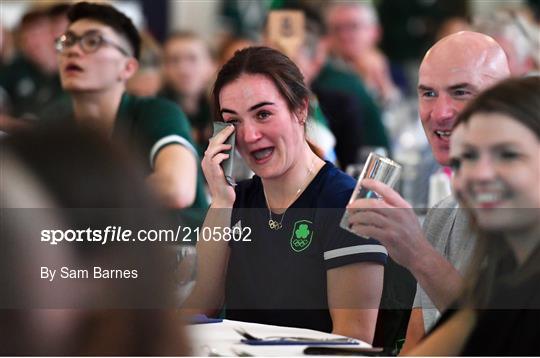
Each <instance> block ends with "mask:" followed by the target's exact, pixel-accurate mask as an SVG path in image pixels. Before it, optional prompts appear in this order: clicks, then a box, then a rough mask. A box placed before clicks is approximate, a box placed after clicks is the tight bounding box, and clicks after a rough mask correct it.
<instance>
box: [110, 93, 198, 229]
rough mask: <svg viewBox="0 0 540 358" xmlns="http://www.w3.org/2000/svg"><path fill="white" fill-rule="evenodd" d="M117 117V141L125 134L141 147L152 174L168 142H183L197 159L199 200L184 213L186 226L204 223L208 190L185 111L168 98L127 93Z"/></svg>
mask: <svg viewBox="0 0 540 358" xmlns="http://www.w3.org/2000/svg"><path fill="white" fill-rule="evenodd" d="M116 118H117V120H116V123H115V127H114V131H113V140H114V139H115V138H119V137H123V138H126V139H127V141H128V143H130V144H133V145H135V146H137V147H138V148H140V150H141V152H142V153H143V155H145V156H146V163H147V167H146V168H147V170H148V173H150V172H151V171H152V170H153V169H154V163H155V159H156V157H157V155H158V154H159V152H160V150H162V149H163V148H165V147H166V146H168V145H173V144H179V145H182V146H184V147H186V148H187V149H188V150H189V151H191V152H192V153H193V155H194V156H195V157H196V158H197V163H198V173H197V189H196V195H195V202H194V203H193V205H192V206H191V207H190V208H189V209H185V210H182V211H181V213H182V217H183V218H184V220H185V223H184V225H190V226H199V225H201V224H202V222H203V220H204V217H205V215H206V210H207V207H208V201H207V200H206V195H205V192H204V182H203V175H202V170H201V167H200V160H199V156H198V154H197V150H196V149H195V147H194V145H193V142H192V139H191V135H190V126H189V123H188V121H187V119H186V117H185V115H184V114H183V113H182V111H181V110H180V109H179V108H178V106H176V105H175V104H174V103H172V102H170V101H167V100H164V99H160V98H153V97H135V96H132V95H129V94H127V93H124V95H123V96H122V100H121V102H120V107H119V108H118V114H117V116H116Z"/></svg>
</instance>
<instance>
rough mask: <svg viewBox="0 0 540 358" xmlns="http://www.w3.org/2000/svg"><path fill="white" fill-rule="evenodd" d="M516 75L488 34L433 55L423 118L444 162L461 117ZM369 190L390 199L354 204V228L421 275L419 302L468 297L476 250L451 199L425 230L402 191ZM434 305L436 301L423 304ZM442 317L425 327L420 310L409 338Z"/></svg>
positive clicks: (424, 79) (458, 37)
mask: <svg viewBox="0 0 540 358" xmlns="http://www.w3.org/2000/svg"><path fill="white" fill-rule="evenodd" d="M509 75H510V72H509V69H508V63H507V60H506V56H505V54H504V51H503V50H502V48H501V47H500V46H499V45H498V44H497V43H496V42H495V41H494V40H493V39H492V38H491V37H489V36H486V35H483V34H480V33H476V32H469V31H463V32H459V33H456V34H452V35H450V36H447V37H445V38H443V39H442V40H440V41H439V42H437V43H436V44H435V45H434V46H433V47H432V48H431V49H430V50H429V51H428V52H427V53H426V55H425V57H424V59H423V61H422V64H421V66H420V70H419V83H418V105H419V113H420V119H421V121H422V125H423V127H424V131H425V133H426V136H427V138H428V141H429V143H430V146H431V149H432V151H433V155H434V157H435V159H436V160H437V161H438V162H439V163H440V164H441V165H444V166H447V165H449V164H450V154H449V151H450V136H451V134H452V129H453V127H454V123H455V122H456V119H457V115H458V114H459V112H460V111H461V110H462V109H463V108H464V106H465V105H466V104H467V102H469V101H470V100H471V99H472V98H474V97H475V96H476V95H477V94H478V93H479V92H481V91H482V90H484V89H486V88H488V87H490V86H492V85H493V84H495V83H496V82H498V81H500V80H502V79H504V78H506V77H508V76H509ZM363 186H364V187H366V188H368V189H371V190H374V191H375V192H377V193H379V194H380V195H381V196H382V197H383V198H384V199H383V200H375V199H359V200H356V201H354V202H353V203H352V204H351V205H350V206H349V207H350V208H351V209H352V215H351V216H350V225H351V226H352V229H353V230H354V231H355V232H356V233H358V234H360V235H362V236H369V237H373V238H376V239H377V240H379V241H380V242H382V243H383V244H384V245H385V246H386V248H387V250H388V253H389V254H390V256H391V257H392V258H393V259H394V260H395V261H396V262H397V263H399V264H400V265H402V266H404V267H406V268H407V269H408V270H409V271H410V272H411V273H412V274H413V275H414V277H415V278H416V280H417V281H418V284H419V288H418V292H417V299H416V302H418V300H419V296H422V295H424V296H425V297H424V298H426V299H427V298H429V299H430V300H431V301H433V304H434V307H436V308H437V309H439V310H443V309H445V308H446V307H448V306H449V305H450V304H451V303H452V302H453V301H454V300H455V299H456V298H457V295H458V294H459V292H460V289H461V286H462V276H461V274H460V272H459V269H460V268H461V267H463V266H464V265H465V262H466V261H467V259H468V255H469V254H470V253H471V251H472V246H473V240H471V239H470V231H469V230H468V228H467V223H466V218H465V216H464V215H462V214H461V213H459V212H458V210H457V203H456V202H455V200H454V199H453V198H446V199H444V200H443V201H442V202H441V203H439V204H438V205H436V208H437V209H435V210H433V209H432V210H430V212H429V213H428V216H427V218H426V221H425V223H424V230H422V228H421V227H420V223H419V222H418V219H417V217H416V215H415V213H414V211H413V210H412V208H411V206H410V205H409V204H408V203H407V202H406V201H405V200H404V199H403V198H402V197H401V196H400V195H399V194H398V193H397V192H395V191H394V190H392V189H391V188H389V187H388V186H385V185H384V184H381V183H378V182H374V181H365V182H363ZM426 189H427V188H426ZM357 209H361V210H357ZM444 209H446V210H444ZM456 266H457V268H456ZM426 306H427V307H429V303H426V304H425V305H424V304H422V307H426ZM431 311H435V310H431ZM435 312H436V311H435ZM434 319H435V318H433V319H432V320H431V321H430V322H423V320H424V317H423V314H422V310H421V309H416V310H413V313H412V315H411V319H410V322H409V329H408V333H407V339H408V341H409V342H411V341H414V340H418V339H419V338H420V337H421V336H422V335H423V333H424V331H425V326H424V324H426V325H428V324H429V325H431V324H433V320H434ZM411 335H412V336H411ZM410 336H411V337H414V338H410ZM409 338H410V339H409ZM409 342H407V345H409Z"/></svg>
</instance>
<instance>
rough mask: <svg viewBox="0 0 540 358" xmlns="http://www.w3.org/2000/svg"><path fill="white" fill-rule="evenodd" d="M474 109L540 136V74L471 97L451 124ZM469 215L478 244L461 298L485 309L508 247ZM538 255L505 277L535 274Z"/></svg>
mask: <svg viewBox="0 0 540 358" xmlns="http://www.w3.org/2000/svg"><path fill="white" fill-rule="evenodd" d="M477 113H487V114H490V113H491V114H495V113H496V114H502V115H505V116H508V117H509V118H511V119H513V120H515V121H517V122H519V123H521V124H522V125H524V126H526V127H527V128H529V129H530V130H531V131H532V132H533V133H534V134H535V135H536V138H537V139H538V140H540V77H538V76H531V77H524V78H512V79H508V80H505V81H502V82H499V83H498V84H497V85H495V86H494V87H491V88H490V89H488V90H486V91H485V92H483V93H481V94H480V95H479V96H478V97H476V98H475V99H474V100H473V101H471V102H470V103H469V104H468V105H467V107H466V108H465V109H464V110H463V111H462V112H461V113H460V115H459V116H458V120H457V121H456V124H455V126H454V127H457V126H459V125H460V124H465V125H466V124H467V123H469V122H470V119H471V118H472V117H473V116H474V115H475V114H477ZM531 210H538V209H531ZM469 216H470V218H471V222H472V227H473V228H474V229H475V233H476V235H477V244H476V248H475V252H474V253H473V256H472V260H471V263H470V265H469V268H468V273H467V275H466V276H465V277H467V280H466V282H465V288H464V290H465V291H464V296H463V298H464V303H465V304H467V305H469V306H470V307H472V308H475V309H485V308H489V304H490V300H491V299H492V295H493V292H494V289H495V284H496V283H497V282H499V281H502V280H503V278H502V277H501V272H500V271H501V267H503V266H504V264H503V263H504V262H505V260H507V259H508V255H509V254H510V253H511V250H510V247H509V246H508V243H507V241H506V239H505V237H504V235H503V233H501V232H486V231H484V230H481V229H480V228H479V227H478V225H477V224H476V221H475V217H474V215H473V214H472V212H469ZM539 259H540V249H539V248H537V249H536V250H535V251H534V253H533V254H531V257H529V259H528V260H527V262H526V263H525V264H524V265H522V267H520V269H519V270H518V271H516V272H514V273H510V274H508V275H506V276H505V277H504V281H505V282H509V284H510V285H512V284H515V285H517V284H519V283H521V282H523V281H524V280H527V279H529V278H530V277H531V276H532V275H536V274H538V272H539V271H538V264H537V262H538V260H539ZM498 308H504V307H498Z"/></svg>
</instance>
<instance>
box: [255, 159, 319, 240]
mask: <svg viewBox="0 0 540 358" xmlns="http://www.w3.org/2000/svg"><path fill="white" fill-rule="evenodd" d="M314 167H315V161H313V163H312V164H311V167H310V168H309V170H308V175H307V179H306V181H305V182H304V183H303V184H302V186H301V187H299V188H298V190H297V191H296V194H294V198H293V199H292V202H291V204H290V205H292V203H294V201H295V200H296V199H297V198H298V196H299V195H300V193H301V192H302V191H303V190H304V189H305V188H306V187H307V185H308V183H309V178H310V177H311V174H312V173H313V168H314ZM262 187H263V193H264V201H265V202H266V207H267V208H268V227H269V228H270V229H272V230H276V231H277V230H281V228H282V227H283V225H282V223H283V219H284V218H285V214H286V213H287V210H289V207H290V205H289V207H287V209H285V211H284V212H283V214H281V220H279V222H278V221H277V220H274V219H273V218H272V210H271V209H270V204H269V203H268V195H266V190H264V185H263V186H262Z"/></svg>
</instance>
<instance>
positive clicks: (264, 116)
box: [257, 111, 272, 119]
mask: <svg viewBox="0 0 540 358" xmlns="http://www.w3.org/2000/svg"><path fill="white" fill-rule="evenodd" d="M271 115H272V113H270V112H268V111H260V112H257V118H259V119H267V118H268V117H270V116H271Z"/></svg>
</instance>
